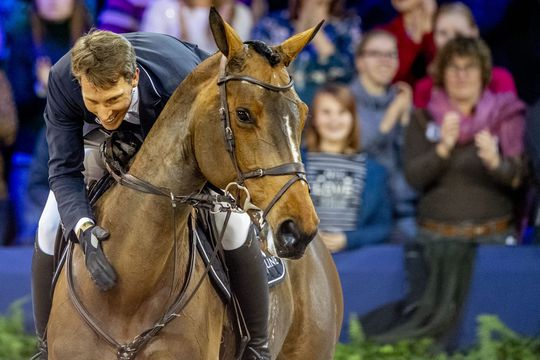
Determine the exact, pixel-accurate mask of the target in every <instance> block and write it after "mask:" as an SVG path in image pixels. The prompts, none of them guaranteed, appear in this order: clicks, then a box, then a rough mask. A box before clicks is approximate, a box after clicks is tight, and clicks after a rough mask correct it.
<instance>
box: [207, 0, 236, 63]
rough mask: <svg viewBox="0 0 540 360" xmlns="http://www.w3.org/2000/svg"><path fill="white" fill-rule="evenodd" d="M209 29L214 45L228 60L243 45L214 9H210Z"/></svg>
mask: <svg viewBox="0 0 540 360" xmlns="http://www.w3.org/2000/svg"><path fill="white" fill-rule="evenodd" d="M210 29H211V30H212V35H213V36H214V40H215V41H216V45H217V47H218V49H219V51H221V53H222V54H223V55H225V56H226V57H227V58H230V57H231V56H232V55H233V54H235V53H237V52H239V51H240V50H241V49H242V47H243V46H244V44H243V43H242V39H240V36H238V34H237V33H236V31H234V29H233V28H232V26H231V25H229V24H227V23H226V22H225V21H224V20H223V18H222V17H221V15H219V13H218V11H217V10H216V8H215V7H213V6H212V7H211V8H210Z"/></svg>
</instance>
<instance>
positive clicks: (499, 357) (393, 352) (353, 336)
mask: <svg viewBox="0 0 540 360" xmlns="http://www.w3.org/2000/svg"><path fill="white" fill-rule="evenodd" d="M477 322H478V328H477V337H478V344H477V345H475V346H474V347H472V348H470V349H468V350H467V351H464V352H459V353H455V354H446V353H443V352H440V350H438V349H437V344H436V343H435V341H433V340H431V339H411V340H404V341H400V342H398V343H395V344H378V343H374V342H372V341H369V340H367V339H366V337H365V335H364V332H363V331H362V327H361V325H360V322H359V321H358V320H356V319H355V318H354V317H353V318H352V319H351V321H350V326H349V339H350V342H349V343H348V344H338V346H337V348H336V353H335V357H334V359H335V360H538V359H540V338H535V339H532V338H527V337H521V336H520V335H518V334H516V333H515V332H513V331H512V330H510V329H509V328H508V327H506V326H505V325H504V324H503V323H502V322H501V321H500V320H499V318H498V317H497V316H493V315H480V316H478V319H477Z"/></svg>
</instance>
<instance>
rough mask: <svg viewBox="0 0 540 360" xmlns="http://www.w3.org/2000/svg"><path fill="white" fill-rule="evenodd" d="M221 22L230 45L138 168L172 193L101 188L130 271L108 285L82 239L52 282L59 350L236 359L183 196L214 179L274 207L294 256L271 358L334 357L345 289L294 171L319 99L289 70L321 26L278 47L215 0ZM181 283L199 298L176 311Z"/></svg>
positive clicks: (115, 242)
mask: <svg viewBox="0 0 540 360" xmlns="http://www.w3.org/2000/svg"><path fill="white" fill-rule="evenodd" d="M210 24H211V30H212V33H213V35H214V38H215V41H216V44H217V45H218V49H219V51H217V52H216V54H214V55H212V56H210V57H209V58H207V59H206V60H204V61H203V62H202V63H201V64H200V65H199V66H198V67H197V68H195V69H194V70H193V72H192V73H191V74H190V75H189V76H188V77H187V78H186V79H185V80H184V81H183V82H182V83H181V84H180V85H179V86H178V88H177V89H176V91H175V92H174V94H173V95H172V97H171V98H170V100H169V101H168V103H167V104H166V106H165V108H164V110H163V111H162V113H161V115H160V116H159V118H158V120H157V121H156V123H155V124H154V126H153V128H152V129H151V131H150V133H149V134H148V136H147V138H146V139H145V141H144V143H143V145H142V147H141V149H140V150H139V152H138V153H137V154H136V156H135V158H134V160H133V163H132V165H131V167H130V169H129V173H128V175H130V176H132V178H136V179H146V180H148V179H151V181H150V180H148V182H146V180H141V181H142V182H143V183H144V184H150V182H151V187H152V188H154V189H164V188H166V189H168V190H167V193H168V192H170V194H171V196H168V195H167V193H166V194H165V195H166V196H162V197H159V196H155V195H151V194H147V193H144V192H139V191H134V190H133V189H131V188H129V187H126V186H121V185H120V184H115V185H114V186H112V187H111V188H110V189H109V190H107V192H106V193H105V194H104V195H103V196H102V197H101V198H100V199H99V201H98V203H97V206H96V209H95V214H96V217H97V220H98V223H99V224H103V226H104V227H105V228H107V229H109V231H110V233H111V236H110V238H109V240H107V241H106V242H104V243H103V247H104V252H105V254H106V255H107V257H108V258H109V259H110V261H111V263H112V265H113V266H114V268H115V269H116V271H117V274H118V282H117V285H116V286H115V287H114V288H113V289H111V290H109V291H107V292H102V291H100V290H99V289H98V288H97V287H96V286H95V285H94V283H93V282H92V280H91V278H90V276H89V274H88V272H87V270H86V269H85V265H84V258H83V254H82V252H81V251H80V249H79V247H73V248H72V250H73V253H72V257H71V261H70V262H68V264H66V266H64V268H63V269H62V271H61V273H60V276H59V279H58V282H57V284H56V287H55V291H54V296H53V301H52V310H51V314H50V319H49V323H48V328H47V333H48V351H49V359H52V360H57V359H62V360H65V359H70V360H78V359H80V360H82V359H84V360H88V359H100V360H109V359H137V360H154V359H159V360H173V359H174V360H177V359H233V358H234V356H235V355H234V354H235V346H236V343H237V341H236V340H237V339H236V337H237V335H236V333H235V331H234V330H233V325H232V323H233V321H234V319H232V318H231V311H230V306H228V305H227V304H225V303H224V302H223V301H222V300H221V298H220V297H219V296H218V294H217V292H216V290H215V289H214V287H213V286H212V284H211V282H210V280H209V279H208V276H206V271H207V269H206V268H205V265H204V264H203V262H202V260H201V258H200V257H199V256H194V255H193V252H194V250H193V249H190V244H191V242H190V234H189V232H188V228H189V227H190V221H192V220H190V219H191V217H190V214H191V213H192V212H193V208H192V204H190V203H189V202H182V201H175V199H178V198H179V196H175V195H174V194H197V193H198V192H199V191H200V190H201V188H203V186H204V185H205V184H206V183H207V182H210V183H211V184H214V185H215V186H217V187H219V188H221V189H225V188H226V187H227V186H228V185H229V184H231V183H235V184H236V185H237V186H241V184H243V185H244V186H245V187H244V188H243V189H244V190H243V191H239V193H240V196H239V198H238V202H239V203H243V204H244V207H245V206H247V205H246V204H248V205H249V206H252V207H257V208H259V209H265V218H266V221H267V223H268V224H269V226H270V227H271V229H272V231H273V233H274V239H273V240H272V239H269V240H268V244H266V247H267V248H268V250H269V251H271V252H275V253H277V254H278V255H279V256H280V257H282V258H284V262H285V263H286V267H287V270H288V271H287V275H286V279H285V281H284V282H282V283H281V284H279V285H277V286H275V287H274V288H272V290H271V294H270V318H269V341H270V344H269V345H270V349H271V352H272V358H273V359H291V360H294V359H331V358H332V357H333V353H334V349H335V345H336V343H337V342H338V337H339V332H340V328H341V322H342V317H343V300H342V293H341V287H340V282H339V278H338V275H337V271H336V268H335V265H334V263H333V261H332V258H331V255H330V254H329V252H328V250H327V249H326V248H325V246H324V244H323V243H322V242H321V241H320V240H319V239H318V238H317V237H314V234H316V231H317V226H318V218H317V215H316V212H315V209H314V206H313V203H312V201H311V198H310V194H309V188H308V185H307V184H306V183H305V182H304V181H301V179H300V181H296V180H298V179H294V178H295V177H298V174H297V172H299V171H300V170H299V168H298V163H300V162H301V158H300V154H299V144H300V138H301V131H302V128H303V126H304V122H305V119H306V116H307V111H308V110H307V106H306V105H305V104H304V103H303V102H302V101H301V100H300V98H299V97H298V95H297V94H296V92H295V91H294V88H293V87H292V86H291V85H292V82H291V80H290V77H289V75H288V72H287V70H286V67H287V66H288V65H289V64H290V63H291V61H292V60H293V59H294V58H295V56H296V55H297V54H298V53H299V52H300V51H301V50H302V48H303V47H304V46H305V45H306V44H307V43H308V42H309V41H310V40H311V39H312V38H313V36H314V35H315V34H316V32H317V31H318V29H319V27H320V25H321V24H322V23H321V24H319V26H318V27H314V28H312V29H309V30H306V31H304V32H302V33H299V34H297V35H295V36H292V37H290V38H289V39H287V40H286V41H284V42H283V43H281V44H280V45H278V46H273V47H269V46H266V45H264V46H263V45H261V44H260V43H259V44H258V45H257V44H255V43H254V42H251V43H250V42H246V43H243V42H242V40H241V39H240V38H239V36H238V35H237V34H236V32H235V31H234V30H233V28H232V27H231V26H230V25H229V24H227V23H226V22H224V21H223V19H222V18H221V17H220V16H219V14H218V13H217V11H215V10H213V9H212V11H211V13H210ZM224 124H225V126H224ZM224 134H225V135H224ZM227 150H229V151H227ZM253 173H255V175H253ZM250 174H251V175H250ZM239 177H241V179H239ZM239 180H242V181H241V182H240V181H239ZM149 186H150V185H149ZM246 200H248V201H246ZM312 239H313V240H312ZM190 254H191V255H190ZM66 268H71V269H72V271H71V275H70V274H69V272H68V271H67V270H66ZM247 271H249V269H247ZM186 273H188V274H186ZM190 278H193V279H200V281H198V282H196V281H195V280H193V281H190V280H189V279H190ZM72 293H75V294H76V299H78V300H77V301H75V300H74V298H73V296H72V295H73V294H72ZM179 293H186V294H189V297H188V299H187V300H186V301H184V302H183V304H182V307H181V308H180V309H179V310H178V311H173V312H168V309H170V308H171V306H172V305H173V303H174V302H175V299H177V294H179ZM184 299H185V298H184ZM81 307H82V308H83V309H84V310H83V311H84V312H87V313H88V314H90V315H91V319H86V318H84V317H83V316H81ZM164 314H166V315H167V316H166V317H167V319H166V321H163V320H164ZM149 334H150V335H151V336H149Z"/></svg>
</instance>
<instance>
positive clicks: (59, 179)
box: [45, 66, 93, 235]
mask: <svg viewBox="0 0 540 360" xmlns="http://www.w3.org/2000/svg"><path fill="white" fill-rule="evenodd" d="M66 68H68V67H65V66H64V67H63V68H62V67H61V68H60V69H57V68H56V67H53V68H52V69H51V73H50V76H49V85H48V95H47V106H46V108H45V124H46V126H47V143H48V147H49V156H50V160H49V185H50V188H51V190H52V191H53V192H54V195H55V197H56V200H57V202H58V210H59V212H60V218H61V220H62V223H63V225H64V227H65V230H66V231H65V234H66V235H68V234H69V233H70V232H71V231H72V230H73V228H74V227H75V225H76V224H77V221H78V220H79V219H81V218H83V217H88V218H93V216H92V211H91V208H90V205H89V203H88V199H87V197H86V188H85V184H84V177H83V174H82V171H83V169H84V166H83V161H84V144H83V134H82V128H83V123H84V120H83V117H84V113H83V109H82V108H81V106H80V105H78V104H77V103H76V101H75V100H74V97H73V95H74V93H75V92H77V91H80V90H79V89H78V87H77V85H76V84H75V83H74V81H73V78H72V77H71V76H70V75H69V73H67V71H69V70H67V71H66V70H65V69H66ZM63 69H64V71H62V70H63ZM66 73H67V75H66Z"/></svg>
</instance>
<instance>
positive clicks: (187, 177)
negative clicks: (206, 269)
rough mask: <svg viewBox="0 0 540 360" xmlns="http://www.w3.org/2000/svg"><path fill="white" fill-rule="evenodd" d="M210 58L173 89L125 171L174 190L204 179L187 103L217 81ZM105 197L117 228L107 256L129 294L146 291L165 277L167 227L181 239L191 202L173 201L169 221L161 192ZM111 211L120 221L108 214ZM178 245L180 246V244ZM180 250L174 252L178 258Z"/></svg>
mask: <svg viewBox="0 0 540 360" xmlns="http://www.w3.org/2000/svg"><path fill="white" fill-rule="evenodd" d="M210 60H211V59H209V60H207V61H206V62H205V63H203V64H201V65H200V66H199V67H198V68H197V69H196V70H195V71H194V73H192V74H191V75H190V76H189V77H188V78H186V80H184V82H183V83H182V84H181V85H180V86H179V87H178V88H177V90H176V91H175V92H174V93H173V95H172V96H171V98H170V99H169V101H168V103H167V105H166V106H165V108H164V109H163V111H162V113H161V115H160V117H159V119H158V120H157V121H156V123H155V124H154V126H153V127H152V130H151V131H150V133H149V134H148V136H147V138H146V139H145V141H144V144H143V146H142V147H141V149H140V151H139V152H138V154H137V155H136V158H135V160H134V162H133V164H132V166H131V168H130V171H129V173H130V174H131V175H134V176H136V177H138V178H140V179H143V180H145V181H147V182H149V183H151V184H152V185H154V186H158V187H163V188H167V189H169V191H171V193H172V194H174V195H189V194H192V193H194V192H197V191H199V190H200V189H201V188H202V186H203V185H204V183H205V178H204V176H203V175H202V174H201V172H200V171H199V169H198V166H197V161H196V159H195V155H194V153H193V147H192V139H191V134H192V133H193V126H194V119H195V118H196V116H195V115H196V113H197V111H196V109H192V108H191V107H192V104H194V102H195V99H196V97H197V95H198V94H199V93H201V94H202V93H204V88H205V87H207V86H210V84H211V82H214V83H215V82H216V81H217V62H215V69H216V70H215V71H212V66H214V62H213V61H210ZM211 74H214V75H211ZM216 111H217V109H216ZM120 199H121V200H120ZM107 200H109V201H107ZM107 200H105V203H104V204H103V206H102V208H103V209H104V210H105V211H106V212H108V213H109V218H110V219H111V220H112V221H111V227H110V228H111V230H112V231H111V233H112V234H113V235H114V234H115V233H117V234H119V236H118V238H117V240H118V241H117V242H115V241H110V242H109V243H110V244H108V246H109V247H110V248H109V249H108V251H109V253H110V254H111V255H110V257H111V258H113V259H116V261H115V264H114V265H115V266H118V267H120V272H121V273H123V274H124V275H125V276H124V275H123V276H124V278H123V280H124V283H125V284H126V287H127V288H128V289H129V288H133V286H132V285H133V284H135V287H139V289H137V291H136V295H135V296H139V295H137V293H138V294H140V293H142V292H145V291H152V289H153V288H155V287H156V285H157V286H159V283H160V282H163V281H164V280H165V279H166V278H167V276H166V275H164V274H170V273H171V267H170V263H171V260H172V259H173V257H172V256H173V254H174V253H175V252H174V251H173V249H174V244H173V239H174V238H175V237H174V234H173V231H174V230H173V228H174V229H176V235H177V238H178V239H179V240H182V239H183V238H184V235H185V234H186V233H185V229H186V223H187V220H188V215H189V213H190V211H191V206H189V205H185V204H182V203H178V204H176V207H175V209H174V214H175V221H174V223H175V224H176V227H174V226H175V225H174V223H173V208H172V203H171V200H170V199H168V198H166V197H161V196H155V195H149V194H143V193H140V192H136V191H134V190H132V189H129V188H126V187H124V186H117V187H116V188H115V189H114V191H113V192H112V193H111V196H109V197H108V199H107ZM115 212H116V217H118V216H122V218H123V219H122V220H123V221H121V222H120V221H118V220H116V221H115V220H114V219H115ZM119 212H120V214H119ZM113 240H115V239H113ZM180 246H181V247H182V248H185V244H181V245H180ZM185 253H186V252H185V251H183V250H181V251H180V252H179V254H180V256H184V258H185V257H187V255H186V254H185ZM127 254H129V255H127ZM177 260H179V264H177V265H180V266H182V265H183V263H184V262H185V259H177ZM121 269H125V270H127V271H123V272H122V271H121ZM130 280H132V281H130ZM141 284H143V285H141ZM141 286H145V287H146V289H144V290H143V289H141V288H140V287H141ZM128 291H129V290H128ZM124 295H127V294H125V293H123V296H124ZM127 297H128V296H126V298H127Z"/></svg>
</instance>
